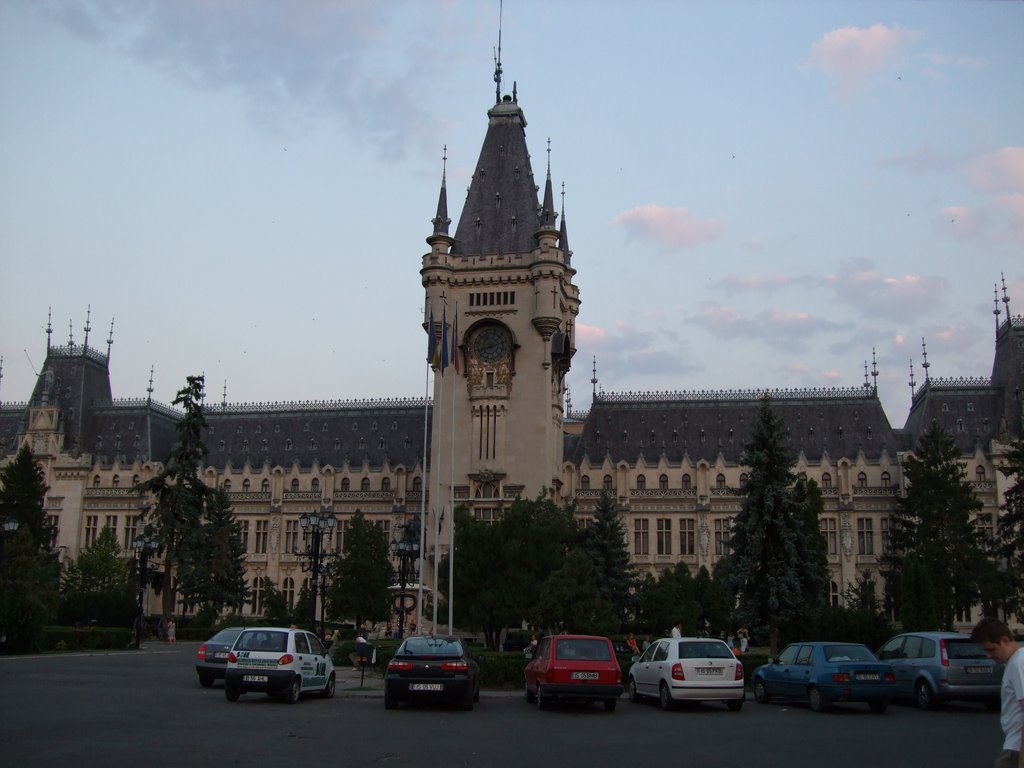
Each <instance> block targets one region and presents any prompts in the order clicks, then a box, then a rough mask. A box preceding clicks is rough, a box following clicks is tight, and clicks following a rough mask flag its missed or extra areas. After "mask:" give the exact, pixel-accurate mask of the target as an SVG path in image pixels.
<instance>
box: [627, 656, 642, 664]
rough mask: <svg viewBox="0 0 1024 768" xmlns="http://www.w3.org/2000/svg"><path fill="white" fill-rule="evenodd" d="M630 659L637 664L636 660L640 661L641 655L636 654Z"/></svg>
mask: <svg viewBox="0 0 1024 768" xmlns="http://www.w3.org/2000/svg"><path fill="white" fill-rule="evenodd" d="M629 660H630V661H632V662H633V663H634V664H636V662H638V661H640V657H639V656H636V655H634V656H630V657H629Z"/></svg>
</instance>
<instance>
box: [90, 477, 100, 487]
mask: <svg viewBox="0 0 1024 768" xmlns="http://www.w3.org/2000/svg"><path fill="white" fill-rule="evenodd" d="M92 487H93V488H99V487H100V476H99V475H96V477H94V478H93V479H92Z"/></svg>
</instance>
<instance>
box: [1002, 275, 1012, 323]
mask: <svg viewBox="0 0 1024 768" xmlns="http://www.w3.org/2000/svg"><path fill="white" fill-rule="evenodd" d="M999 277H1000V279H1001V280H1002V281H1003V304H1005V305H1006V319H1007V320H1009V319H1010V297H1009V296H1007V295H1006V275H1005V274H1003V273H1002V272H1000V273H999Z"/></svg>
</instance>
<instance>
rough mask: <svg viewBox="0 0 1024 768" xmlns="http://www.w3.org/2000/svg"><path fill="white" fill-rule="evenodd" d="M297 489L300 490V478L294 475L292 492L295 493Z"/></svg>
mask: <svg viewBox="0 0 1024 768" xmlns="http://www.w3.org/2000/svg"><path fill="white" fill-rule="evenodd" d="M297 490H299V478H297V477H293V478H292V493H294V492H295V491H297Z"/></svg>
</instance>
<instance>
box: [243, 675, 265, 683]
mask: <svg viewBox="0 0 1024 768" xmlns="http://www.w3.org/2000/svg"><path fill="white" fill-rule="evenodd" d="M269 680H270V678H269V677H268V676H267V675H242V682H243V683H266V682H268V681H269Z"/></svg>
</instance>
